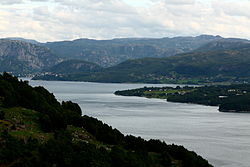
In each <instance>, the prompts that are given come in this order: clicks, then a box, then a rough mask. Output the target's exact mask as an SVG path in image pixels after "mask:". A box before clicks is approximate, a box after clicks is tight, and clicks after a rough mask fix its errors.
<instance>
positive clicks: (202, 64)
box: [40, 40, 250, 84]
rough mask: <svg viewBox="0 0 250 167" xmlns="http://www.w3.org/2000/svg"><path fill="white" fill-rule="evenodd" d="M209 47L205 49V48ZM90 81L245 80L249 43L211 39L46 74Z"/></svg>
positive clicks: (248, 74) (247, 78)
mask: <svg viewBox="0 0 250 167" xmlns="http://www.w3.org/2000/svg"><path fill="white" fill-rule="evenodd" d="M207 48H209V49H207ZM48 78H49V79H55V80H81V81H93V82H147V83H194V84H197V83H209V82H249V81H250V43H249V42H248V41H244V42H239V41H238V40H236V41H232V40H229V41H226V42H225V41H215V42H211V43H209V44H207V45H206V47H204V49H203V48H202V47H200V48H198V49H197V50H195V51H193V52H189V53H183V54H179V55H176V56H172V57H167V58H143V59H136V60H128V61H125V62H123V63H120V64H118V65H116V66H113V67H110V68H106V69H104V70H103V71H102V72H95V73H90V74H88V75H86V74H77V75H76V74H69V75H65V76H61V77H60V78H58V77H47V78H46V79H48ZM40 79H41V78H40Z"/></svg>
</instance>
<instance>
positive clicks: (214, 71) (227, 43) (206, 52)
mask: <svg viewBox="0 0 250 167" xmlns="http://www.w3.org/2000/svg"><path fill="white" fill-rule="evenodd" d="M249 53H250V41H249V40H246V39H237V38H223V37H220V36H210V35H201V36H197V37H174V38H159V39H156V38H155V39H154V38H124V39H112V40H92V39H77V40H73V41H61V42H47V43H39V42H37V41H34V40H26V39H22V38H8V39H1V40H0V60H1V61H0V65H1V66H0V71H2V72H3V71H8V72H12V73H14V74H21V75H26V74H37V76H36V77H35V78H34V79H49V80H77V81H93V82H147V83H177V82H179V83H204V82H228V81H229V82H238V81H239V82H248V81H249V80H250V79H249V78H250V72H249V71H250V69H249V67H250V66H249V64H250V56H249Z"/></svg>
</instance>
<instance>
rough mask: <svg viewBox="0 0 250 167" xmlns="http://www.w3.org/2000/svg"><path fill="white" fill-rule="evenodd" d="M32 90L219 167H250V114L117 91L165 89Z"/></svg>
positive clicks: (75, 85)
mask: <svg viewBox="0 0 250 167" xmlns="http://www.w3.org/2000/svg"><path fill="white" fill-rule="evenodd" d="M30 84H31V85H33V86H37V85H42V86H44V87H46V88H47V89H48V90H50V91H51V92H53V93H54V95H55V96H56V97H57V99H58V100H60V101H62V100H72V101H74V102H76V103H78V104H79V105H80V106H81V108H82V110H83V112H84V114H86V115H89V116H93V117H97V118H98V119H100V120H102V121H103V122H105V123H107V124H109V125H112V126H113V127H114V128H117V129H119V130H120V131H121V132H123V133H125V134H133V135H136V136H141V137H143V138H146V139H149V138H156V139H161V140H164V141H166V142H167V143H175V144H179V145H183V146H185V147H186V148H188V149H189V150H194V151H195V152H197V153H198V154H200V155H202V156H203V157H204V158H206V159H208V160H209V162H210V163H212V164H213V165H214V166H216V167H236V166H237V167H249V164H250V158H249V156H250V114H236V113H221V112H218V110H217V107H208V106H202V105H194V104H180V103H169V102H166V101H165V100H161V99H146V98H140V97H122V96H115V95H113V92H114V91H116V90H124V89H131V88H138V87H143V86H145V85H147V86H165V85H148V84H101V83H86V82H85V83H84V82H58V81H30Z"/></svg>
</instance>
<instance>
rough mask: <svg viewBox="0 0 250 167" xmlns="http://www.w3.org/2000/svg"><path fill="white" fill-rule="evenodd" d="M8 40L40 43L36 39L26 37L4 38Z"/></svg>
mask: <svg viewBox="0 0 250 167" xmlns="http://www.w3.org/2000/svg"><path fill="white" fill-rule="evenodd" d="M2 39H7V40H13V41H23V42H27V43H31V44H39V43H40V42H38V41H36V40H34V39H25V38H19V37H8V38H2Z"/></svg>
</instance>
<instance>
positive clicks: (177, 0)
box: [161, 0, 196, 5]
mask: <svg viewBox="0 0 250 167" xmlns="http://www.w3.org/2000/svg"><path fill="white" fill-rule="evenodd" d="M161 1H162V2H164V3H166V4H168V5H193V4H195V2H196V0H161Z"/></svg>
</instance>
